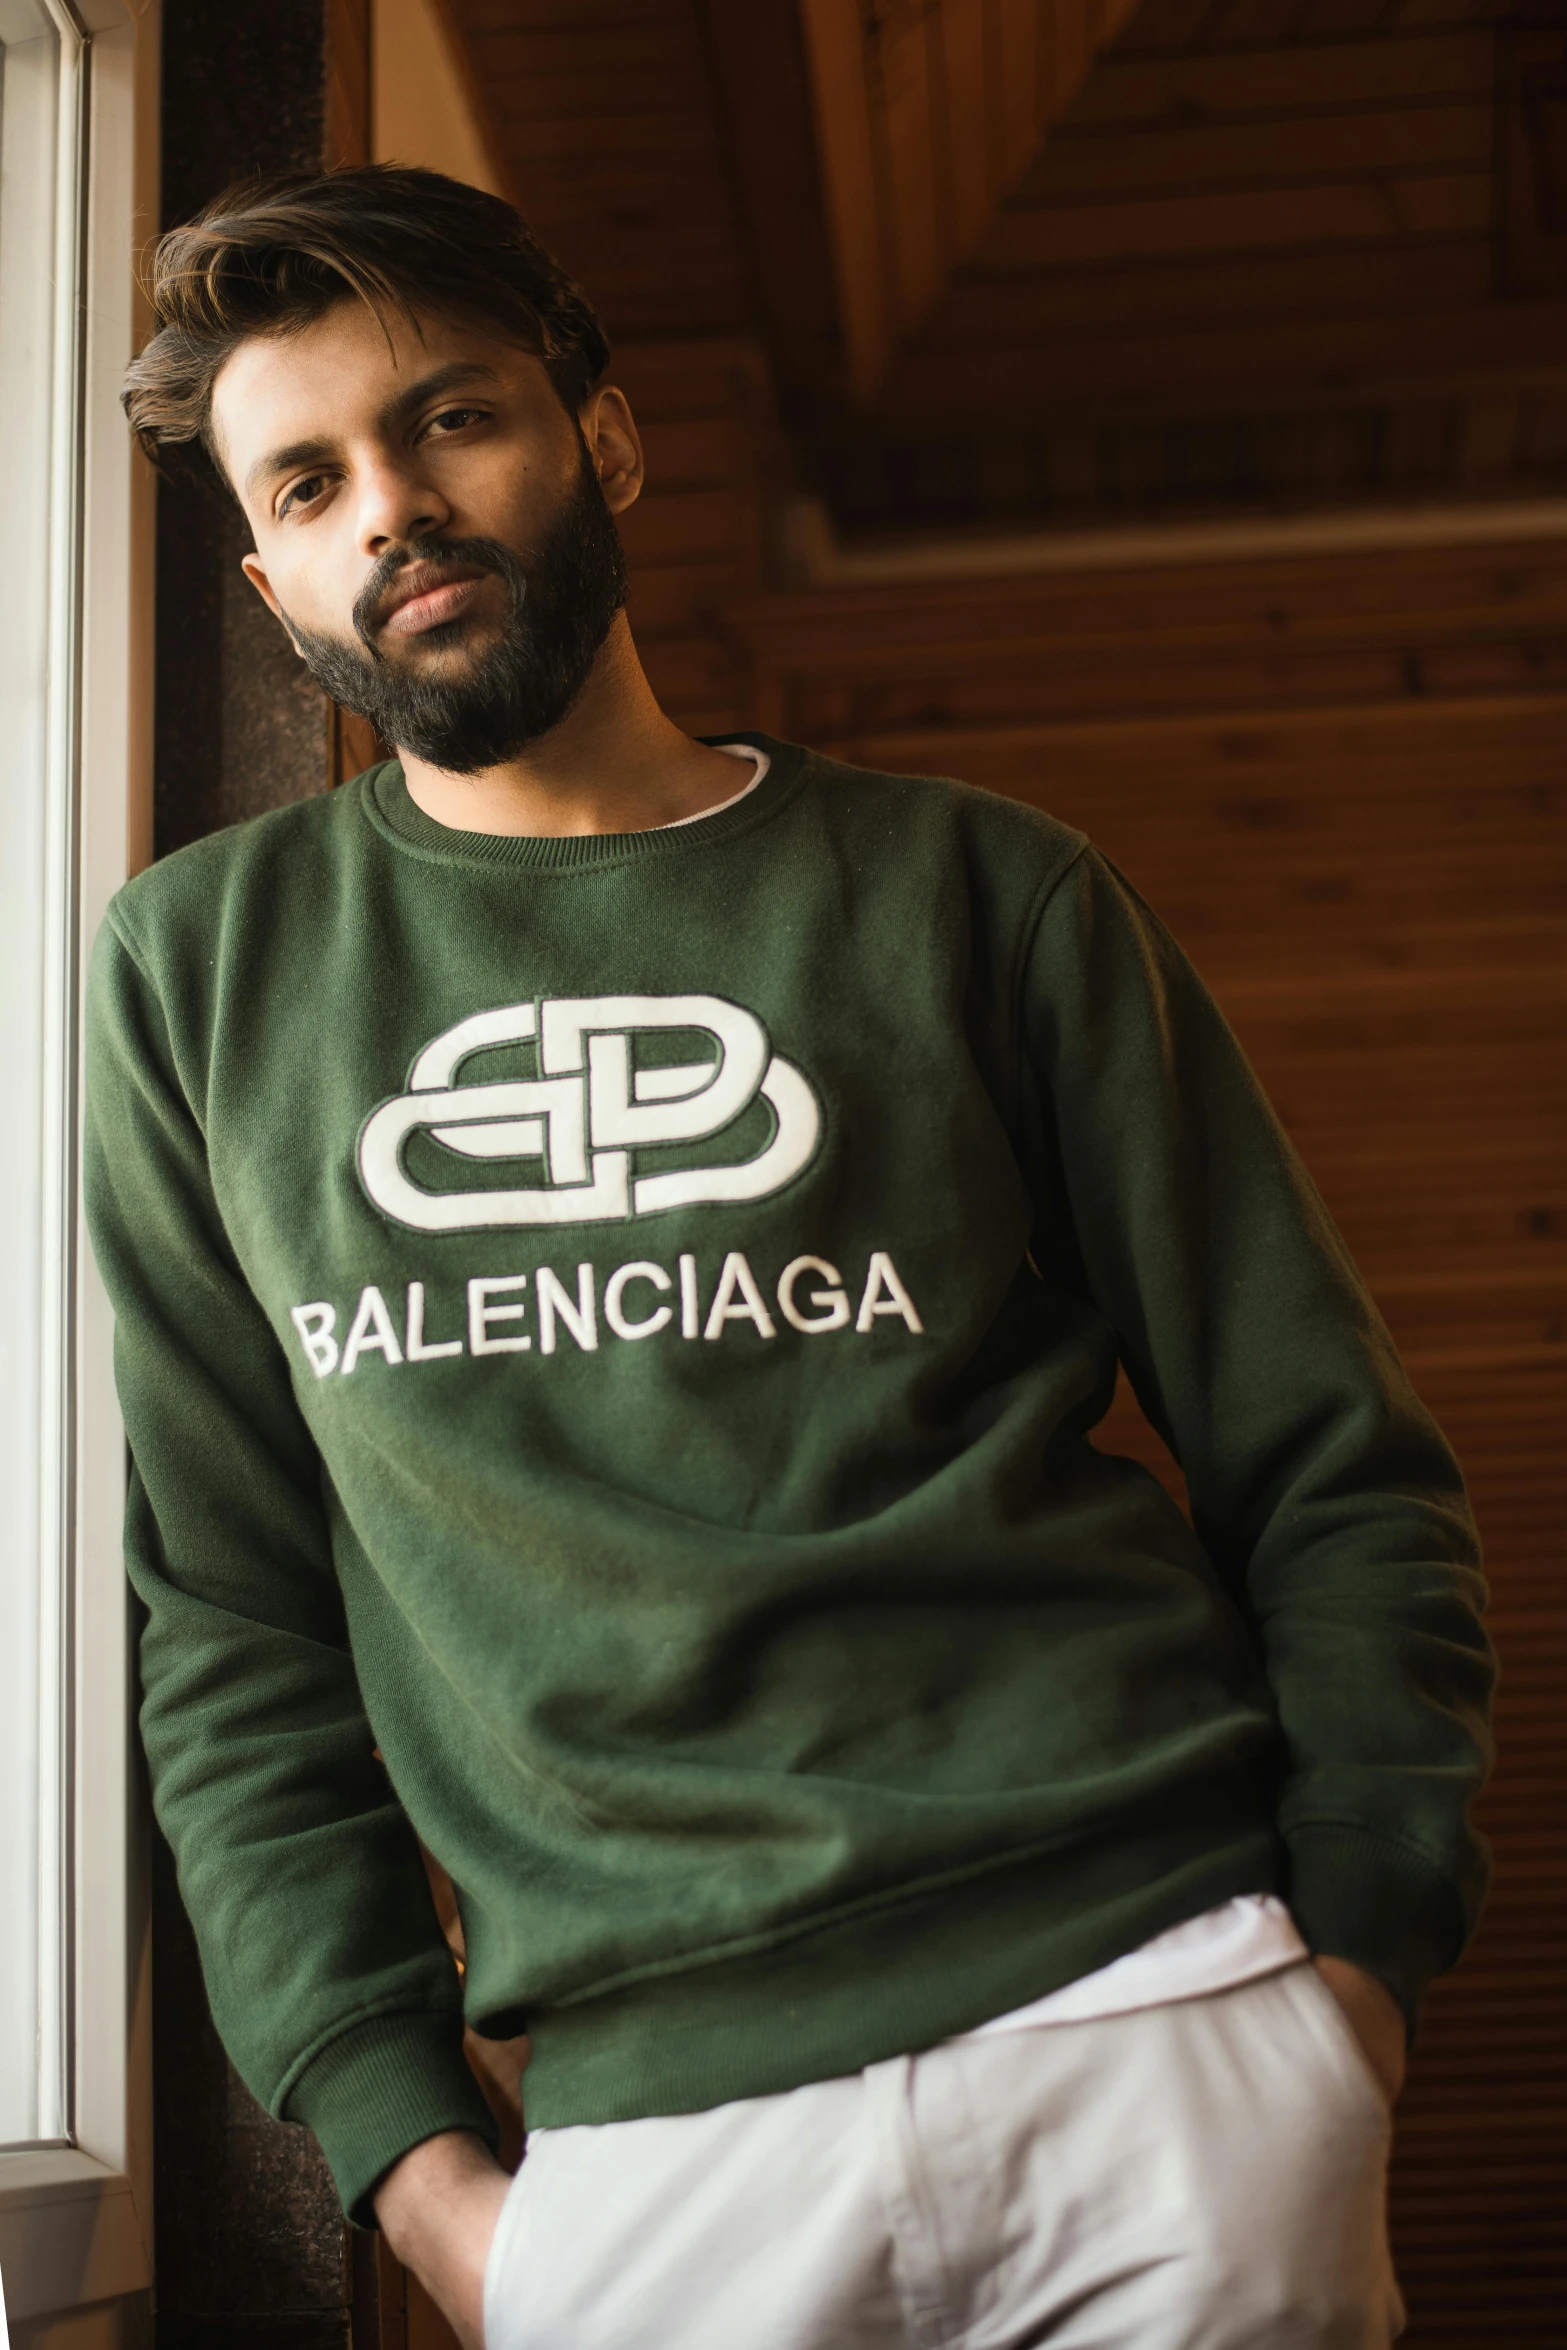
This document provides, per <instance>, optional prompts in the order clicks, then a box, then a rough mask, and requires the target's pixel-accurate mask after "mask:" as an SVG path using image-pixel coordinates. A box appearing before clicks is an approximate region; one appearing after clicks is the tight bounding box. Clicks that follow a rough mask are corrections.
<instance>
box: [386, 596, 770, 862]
mask: <svg viewBox="0 0 1567 2350" xmlns="http://www.w3.org/2000/svg"><path fill="white" fill-rule="evenodd" d="M399 756H400V757H401V759H402V765H403V775H404V778H405V780H406V782H407V785H408V796H409V798H410V799H411V800H412V801H413V803H414V805H415V807H417V808H421V809H423V811H424V813H425V815H426V816H429V817H431V818H433V819H434V821H435V822H436V823H437V824H449V825H450V826H452V828H453V829H454V830H455V831H458V832H494V833H507V834H511V835H514V836H518V837H539V838H545V839H564V838H566V837H567V836H569V835H572V834H581V833H595V832H650V831H652V830H653V829H654V828H655V827H656V826H658V825H660V824H677V823H679V822H680V820H681V819H682V818H683V817H687V816H700V815H701V814H702V813H703V811H704V809H707V808H716V807H717V806H718V805H719V804H720V802H722V801H724V800H728V799H732V798H733V797H734V794H735V791H736V789H737V788H738V783H739V779H738V778H737V776H736V773H735V763H734V761H733V759H730V758H726V757H725V756H724V754H723V753H722V752H721V751H713V750H709V748H708V747H707V745H706V744H705V743H699V742H695V741H693V740H692V738H691V736H690V735H688V734H686V733H684V732H683V731H682V730H681V728H680V727H678V726H676V725H675V723H674V721H673V719H670V718H666V717H665V715H664V713H663V711H662V710H661V709H660V708H659V706H658V703H657V702H656V701H655V700H654V698H653V689H652V687H651V686H650V685H649V684H648V681H647V677H646V675H645V673H644V671H643V668H642V663H641V661H640V660H639V659H638V657H637V649H636V646H635V645H634V644H633V643H632V641H631V630H630V627H629V625H628V624H627V620H626V616H625V614H624V612H622V613H620V614H619V615H618V616H617V618H616V620H615V624H614V626H613V627H612V628H611V630H610V632H609V635H608V636H607V637H606V638H605V640H604V642H603V644H602V645H601V647H600V648H599V655H598V659H597V660H596V661H595V662H594V664H593V670H592V674H591V676H590V677H589V679H588V682H587V684H586V685H585V686H584V688H583V690H582V693H581V695H580V696H579V697H578V699H577V701H576V702H575V703H574V705H573V706H572V708H571V709H570V711H568V713H567V715H566V716H565V717H564V718H563V719H562V720H561V722H560V724H559V725H558V726H556V727H553V728H552V729H551V730H550V732H549V733H548V734H547V735H545V736H543V737H542V738H541V739H540V740H539V741H538V742H536V743H532V744H530V745H529V747H528V749H527V750H525V751H523V752H521V753H520V754H519V755H518V757H517V758H515V759H508V760H507V761H506V762H505V764H504V765H502V766H500V767H487V768H486V769H485V770H484V771H483V773H482V774H479V775H451V774H449V773H448V772H447V771H446V770H445V769H444V768H441V767H432V766H431V765H430V764H429V762H428V761H427V760H424V759H416V758H414V757H413V756H412V755H411V754H410V753H408V752H401V753H400V754H399Z"/></svg>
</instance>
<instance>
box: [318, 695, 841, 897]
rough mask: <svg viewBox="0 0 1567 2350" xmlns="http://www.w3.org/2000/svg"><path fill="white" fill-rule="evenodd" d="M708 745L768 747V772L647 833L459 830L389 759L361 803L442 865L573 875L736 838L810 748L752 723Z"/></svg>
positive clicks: (756, 820) (796, 775)
mask: <svg viewBox="0 0 1567 2350" xmlns="http://www.w3.org/2000/svg"><path fill="white" fill-rule="evenodd" d="M698 739H699V740H700V741H703V742H706V743H707V744H708V745H709V746H710V747H712V748H716V747H717V746H718V744H720V743H748V744H750V745H752V746H753V747H754V748H755V749H756V750H758V751H761V752H763V753H765V755H766V757H767V759H768V761H769V765H768V770H767V773H766V774H765V775H764V776H763V777H762V779H761V781H760V782H759V783H758V784H757V785H756V786H755V787H754V788H753V789H747V790H745V791H743V792H741V793H740V794H739V795H738V796H737V797H736V798H735V799H734V800H732V801H729V802H728V803H726V804H723V805H721V806H719V807H717V808H713V809H708V810H704V811H703V813H702V815H701V817H700V819H699V820H697V821H695V822H692V823H687V824H668V825H660V826H658V827H656V828H655V829H653V830H651V831H647V832H591V833H573V834H568V835H566V836H564V837H561V836H557V835H541V834H537V833H521V834H519V833H504V832H461V831H459V830H458V829H457V828H456V827H455V826H454V825H450V824H438V823H437V822H436V821H435V818H434V817H433V816H427V815H426V814H425V812H424V810H423V809H422V808H421V807H419V806H418V805H417V804H416V802H415V801H414V800H413V799H411V798H410V797H409V792H408V785H407V783H406V781H405V780H404V776H403V770H402V767H401V764H400V763H399V761H397V760H396V759H387V760H385V761H383V763H382V764H381V765H380V766H379V767H374V768H372V769H371V770H370V772H369V774H368V775H367V776H366V777H365V779H364V785H363V799H362V802H361V804H362V806H363V808H364V811H365V815H366V817H367V818H368V820H369V822H370V823H371V824H372V825H373V826H374V827H375V829H376V831H377V832H379V833H380V834H382V836H383V837H384V838H386V839H389V840H391V841H392V842H393V843H394V844H395V845H396V846H397V847H398V848H402V849H411V850H412V851H413V852H414V854H415V855H416V856H421V857H424V858H426V859H428V860H429V861H430V862H431V863H434V864H440V865H509V866H521V867H526V868H528V869H529V870H531V871H534V872H559V873H574V872H583V871H587V870H589V869H591V868H593V867H603V866H609V865H626V864H633V863H636V862H637V861H639V860H641V859H651V858H659V857H685V856H692V855H695V854H697V853H698V852H699V851H701V850H703V849H706V848H711V847H714V846H716V845H717V844H718V843H719V842H721V841H726V840H732V839H733V838H734V836H735V835H736V833H739V832H743V831H746V830H747V829H748V828H749V827H750V826H752V825H756V824H763V823H765V822H766V821H767V820H768V818H769V817H770V816H772V815H773V814H774V813H775V812H776V811H777V809H778V808H779V807H781V806H782V804H783V802H784V800H785V799H786V798H787V797H788V796H790V794H792V792H793V790H794V787H795V785H796V783H797V782H798V781H799V779H800V775H801V772H802V770H803V769H804V766H805V762H806V758H807V756H808V754H807V753H806V752H805V751H804V750H802V749H801V748H800V746H799V745H798V744H797V743H780V742H776V741H775V740H774V739H773V737H772V736H771V735H767V734H760V733H757V732H756V731H755V730H753V729H750V728H747V729H745V730H744V731H740V732H734V731H726V732H725V733H723V734H720V735H703V736H700V737H699V738H698Z"/></svg>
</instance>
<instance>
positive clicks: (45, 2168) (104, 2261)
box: [0, 2146, 152, 2322]
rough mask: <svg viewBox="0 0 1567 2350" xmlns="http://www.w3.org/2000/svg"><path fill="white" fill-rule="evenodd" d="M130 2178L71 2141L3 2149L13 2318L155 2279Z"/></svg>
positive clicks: (0, 2253)
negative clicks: (6, 2151)
mask: <svg viewBox="0 0 1567 2350" xmlns="http://www.w3.org/2000/svg"><path fill="white" fill-rule="evenodd" d="M148 2255H149V2247H148V2245H147V2244H146V2243H145V2242H144V2241H143V2237H142V2230H141V2220H140V2216H139V2214H138V2212H137V2209H136V2200H135V2197H134V2195H133V2194H132V2192H131V2183H130V2180H129V2179H128V2178H127V2177H126V2176H125V2174H124V2172H123V2171H114V2170H110V2169H109V2168H108V2166H107V2165H106V2164H104V2163H101V2162H95V2161H94V2159H93V2157H92V2156H91V2155H90V2154H80V2153H78V2152H77V2151H76V2149H75V2148H74V2147H71V2146H40V2147H34V2148H29V2149H26V2150H24V2151H22V2152H19V2153H15V2154H0V2276H3V2277H4V2279H5V2309H6V2315H7V2316H8V2317H9V2318H10V2319H11V2320H12V2321H13V2322H14V2321H15V2320H16V2319H18V2318H30V2317H46V2316H52V2315H53V2314H54V2313H55V2312H56V2311H58V2310H65V2309H76V2308H79V2307H80V2306H81V2305H82V2303H83V2302H87V2301H111V2300H113V2299H115V2298H116V2296H117V2295H119V2294H122V2293H135V2292H139V2291H140V2290H141V2288H142V2287H143V2286H145V2285H147V2284H150V2283H151V2281H152V2263H151V2260H150V2258H149V2256H148Z"/></svg>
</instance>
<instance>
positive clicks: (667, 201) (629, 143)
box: [443, 0, 749, 337]
mask: <svg viewBox="0 0 1567 2350" xmlns="http://www.w3.org/2000/svg"><path fill="white" fill-rule="evenodd" d="M443 5H444V6H445V7H446V9H447V12H448V14H449V16H450V18H451V21H452V23H453V25H454V26H455V27H456V29H457V30H458V32H459V34H460V36H461V39H462V43H463V47H464V51H465V54H466V56H467V58H468V60H469V63H470V66H471V69H472V72H473V75H474V79H475V82H476V84H477V86H478V87H479V88H480V89H481V90H482V92H483V96H484V103H485V111H486V115H487V118H488V121H489V123H490V125H491V126H492V129H493V133H494V137H495V140H496V144H497V148H498V150H499V152H500V153H501V154H502V155H503V157H504V159H505V162H506V166H507V172H508V177H509V180H510V182H511V184H512V186H513V187H514V189H515V191H516V195H517V200H518V202H519V204H520V205H521V207H522V209H523V211H524V212H525V213H526V214H527V216H528V218H529V220H530V221H531V222H532V224H533V226H534V228H535V229H536V230H537V231H538V233H539V235H540V236H541V237H542V238H543V239H544V241H545V243H546V244H548V245H549V246H550V247H551V248H552V249H553V250H554V251H556V252H557V253H558V254H559V256H560V258H561V260H562V261H563V262H565V264H566V266H567V267H568V268H569V269H571V270H572V271H574V273H575V274H576V275H577V276H578V277H579V278H581V280H582V281H583V283H584V285H586V286H587V288H588V289H589V292H590V293H591V295H592V298H593V300H594V303H595V305H596V306H597V307H598V309H599V310H600V312H601V314H602V316H603V318H604V321H605V324H606V326H607V327H608V329H609V331H610V334H611V335H612V336H622V335H624V336H632V337H657V336H663V335H671V334H723V333H728V332H734V331H736V330H740V329H743V328H744V327H745V326H746V325H748V323H749V317H748V297H747V293H746V289H745V284H744V278H743V273H742V268H741V260H740V250H739V245H738V241H737V236H736V230H735V223H734V217H733V211H732V207H731V203H730V196H729V184H728V179H727V176H726V173H725V168H724V164H723V160H722V156H721V152H720V142H719V132H718V126H717V123H716V121H715V116H714V109H713V106H712V102H711V92H710V89H709V85H708V81H707V77H706V69H705V65H704V51H703V45H702V33H701V25H700V20H699V16H698V9H697V4H696V0H515V4H514V0H443Z"/></svg>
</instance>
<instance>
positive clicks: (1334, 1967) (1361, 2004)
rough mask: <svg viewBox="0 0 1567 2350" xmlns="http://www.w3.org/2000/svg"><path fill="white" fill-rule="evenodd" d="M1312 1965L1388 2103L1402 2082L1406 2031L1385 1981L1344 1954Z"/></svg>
mask: <svg viewBox="0 0 1567 2350" xmlns="http://www.w3.org/2000/svg"><path fill="white" fill-rule="evenodd" d="M1311 1963H1312V1965H1313V1966H1314V1967H1315V1968H1316V1970H1317V1972H1318V1974H1319V1975H1320V1976H1321V1977H1322V1980H1323V1981H1324V1983H1326V1985H1327V1987H1328V1989H1329V1990H1330V1991H1331V1992H1332V1994H1333V1996H1334V1998H1335V1999H1336V2000H1337V2001H1338V2003H1339V2005H1340V2007H1341V2008H1342V2009H1343V2010H1344V2013H1345V2016H1346V2017H1347V2018H1348V2022H1349V2028H1350V2030H1351V2031H1352V2032H1353V2033H1354V2035H1355V2038H1356V2039H1357V2040H1358V2041H1359V2042H1360V2045H1361V2048H1362V2049H1363V2051H1364V2053H1365V2059H1366V2062H1367V2064H1369V2065H1370V2067H1371V2070H1372V2071H1373V2072H1374V2073H1375V2075H1376V2077H1377V2079H1378V2081H1379V2082H1380V2083H1381V2085H1382V2093H1383V2095H1384V2096H1385V2097H1386V2099H1387V2101H1388V2103H1389V2105H1391V2104H1392V2103H1393V2102H1394V2100H1395V2098H1396V2097H1397V2095H1398V2093H1399V2091H1400V2089H1402V2087H1403V2086H1404V2071H1405V2067H1406V2064H1407V2062H1408V2035H1407V2033H1406V2031H1405V2029H1404V2012H1403V2009H1402V2008H1401V2007H1400V2006H1399V2004H1398V2001H1397V2000H1396V1999H1395V1998H1394V1997H1393V1994H1392V1992H1391V1991H1390V1990H1389V1989H1388V1987H1387V1985H1386V1984H1385V1983H1379V1982H1378V1981H1377V1979H1376V1976H1375V1975H1368V1974H1367V1972H1366V1970H1365V1968H1364V1967H1359V1966H1353V1965H1351V1963H1350V1961H1349V1960H1348V1959H1347V1958H1314V1959H1313V1960H1312V1962H1311Z"/></svg>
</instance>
